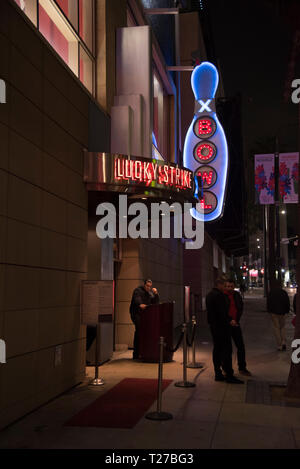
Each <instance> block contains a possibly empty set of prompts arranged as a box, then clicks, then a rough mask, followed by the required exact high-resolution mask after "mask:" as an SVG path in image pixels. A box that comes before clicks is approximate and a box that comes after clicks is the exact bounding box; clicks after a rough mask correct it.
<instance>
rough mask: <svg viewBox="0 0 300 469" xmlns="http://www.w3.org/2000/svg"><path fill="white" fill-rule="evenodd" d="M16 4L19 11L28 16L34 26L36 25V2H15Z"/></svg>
mask: <svg viewBox="0 0 300 469" xmlns="http://www.w3.org/2000/svg"><path fill="white" fill-rule="evenodd" d="M15 2H16V4H17V5H18V6H19V7H20V8H21V10H22V11H23V12H24V13H25V15H27V16H28V18H29V19H30V21H32V23H33V24H34V25H35V26H36V25H37V9H36V3H37V2H36V0H15Z"/></svg>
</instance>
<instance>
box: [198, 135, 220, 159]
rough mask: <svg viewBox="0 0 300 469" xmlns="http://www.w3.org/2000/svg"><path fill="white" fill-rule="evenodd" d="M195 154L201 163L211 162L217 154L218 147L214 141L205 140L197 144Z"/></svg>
mask: <svg viewBox="0 0 300 469" xmlns="http://www.w3.org/2000/svg"><path fill="white" fill-rule="evenodd" d="M193 155H194V158H195V160H197V161H199V163H210V162H211V161H213V160H214V159H215V157H216V155H217V147H216V145H214V143H212V142H210V141H208V140H205V141H203V142H200V143H198V144H197V145H196V146H195V148H194V151H193Z"/></svg>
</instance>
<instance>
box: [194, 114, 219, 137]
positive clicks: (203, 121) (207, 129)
mask: <svg viewBox="0 0 300 469" xmlns="http://www.w3.org/2000/svg"><path fill="white" fill-rule="evenodd" d="M216 130H217V124H216V122H215V121H214V119H213V118H212V117H208V116H203V117H200V118H199V119H197V120H196V121H195V123H194V134H195V135H196V136H197V137H199V138H210V137H212V136H213V135H214V133H215V132H216Z"/></svg>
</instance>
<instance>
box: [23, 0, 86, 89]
mask: <svg viewBox="0 0 300 469" xmlns="http://www.w3.org/2000/svg"><path fill="white" fill-rule="evenodd" d="M15 2H16V4H17V5H18V6H19V7H20V8H21V10H22V11H23V12H24V13H25V14H26V15H27V16H28V18H29V19H30V20H31V21H32V22H33V24H34V25H35V26H37V25H38V27H39V31H40V32H41V34H42V35H43V36H44V37H45V39H47V41H48V42H49V44H51V46H52V47H53V49H54V50H55V51H56V52H57V54H58V55H59V56H60V57H61V58H62V59H63V61H64V62H65V63H66V64H67V65H68V66H69V67H70V69H71V70H72V72H73V73H74V74H75V75H76V76H77V77H78V78H79V79H80V81H81V82H82V83H83V84H84V86H85V87H86V88H87V89H88V90H89V92H90V93H91V94H94V68H95V56H94V34H95V28H94V18H95V13H94V8H95V0H15Z"/></svg>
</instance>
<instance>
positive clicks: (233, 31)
mask: <svg viewBox="0 0 300 469" xmlns="http://www.w3.org/2000/svg"><path fill="white" fill-rule="evenodd" d="M286 1H287V2H288V1H289V0H286ZM207 3H208V5H209V7H210V15H211V26H212V32H213V37H214V42H215V50H216V54H217V56H218V58H219V63H220V69H221V73H222V75H223V80H224V87H225V92H226V94H227V95H229V96H230V95H234V94H236V93H237V92H240V93H241V94H242V96H243V120H244V131H245V135H244V137H245V140H244V141H245V150H246V152H247V153H248V152H249V151H250V149H251V148H252V147H253V144H254V142H256V141H265V140H266V139H272V137H274V136H275V135H276V134H278V136H279V141H280V145H281V150H282V151H298V140H297V139H298V137H297V131H296V125H297V122H298V117H297V107H298V106H297V105H296V104H293V103H291V100H289V102H287V103H285V102H284V97H283V95H284V88H285V81H286V77H287V67H288V59H289V54H290V51H291V46H292V37H293V31H292V27H291V26H290V25H289V24H288V22H287V21H286V19H285V18H283V17H282V16H280V15H279V14H278V10H276V4H277V2H272V1H265V0H251V1H250V0H239V1H235V0H209V1H208V2H207ZM272 3H273V5H272ZM299 22H300V18H299ZM299 60H300V57H299ZM294 78H300V75H299V77H297V76H295V77H294Z"/></svg>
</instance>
